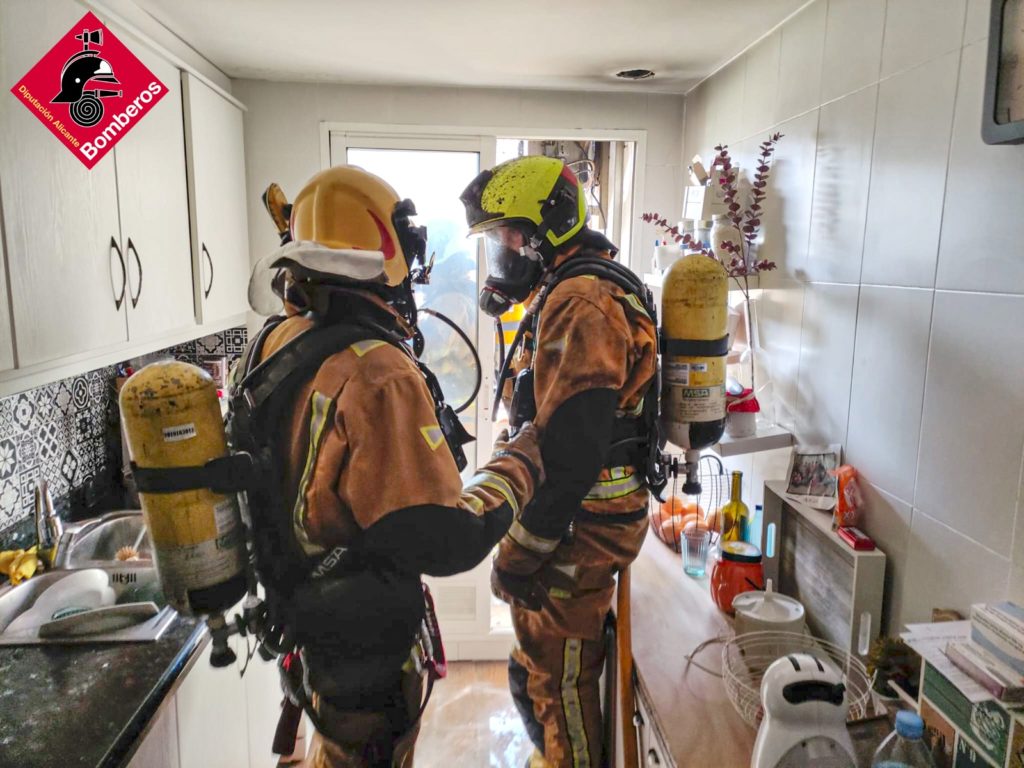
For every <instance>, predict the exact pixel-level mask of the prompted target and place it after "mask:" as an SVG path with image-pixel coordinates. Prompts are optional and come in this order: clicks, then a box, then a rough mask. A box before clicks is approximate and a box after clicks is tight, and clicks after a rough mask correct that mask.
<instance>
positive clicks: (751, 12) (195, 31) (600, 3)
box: [135, 0, 807, 93]
mask: <svg viewBox="0 0 1024 768" xmlns="http://www.w3.org/2000/svg"><path fill="white" fill-rule="evenodd" d="M135 2H136V3H137V4H138V5H139V6H141V7H142V8H143V9H144V10H145V11H147V12H148V13H150V14H151V15H152V16H154V17H155V18H156V19H157V20H158V21H160V22H161V23H162V24H164V25H165V26H167V27H168V28H169V29H171V30H172V31H173V32H175V33H176V34H177V35H178V36H179V37H181V38H182V39H183V40H185V41H187V42H188V43H189V44H190V45H191V46H192V47H194V48H195V49H196V50H197V51H198V52H199V53H201V54H203V55H204V56H205V57H206V58H208V59H209V60H210V61H212V62H213V63H214V64H216V65H217V66H218V67H220V68H221V69H222V70H223V71H224V72H225V73H227V74H228V75H230V76H231V77H247V78H256V79H264V80H284V81H289V80H306V81H332V82H348V83H370V84H374V83H380V84H411V85H458V86H488V87H516V88H556V89H568V90H620V89H623V88H626V89H634V90H637V89H639V90H646V91H655V92H667V93H685V92H686V91H687V90H688V89H689V88H690V87H692V86H693V85H694V84H695V83H697V82H698V81H699V80H701V79H702V78H703V77H705V76H706V75H708V74H710V73H711V72H713V71H714V70H715V69H717V68H718V67H719V66H720V65H721V64H722V63H723V62H725V61H727V60H728V59H730V58H732V57H733V56H734V55H735V54H737V53H739V52H740V51H741V50H743V49H744V48H746V47H747V46H748V45H750V44H751V43H752V42H754V41H755V40H757V39H758V38H760V37H761V36H762V35H764V34H765V33H766V32H767V31H768V30H770V29H772V28H773V27H775V26H776V25H778V24H779V23H780V22H782V21H783V20H784V19H785V18H787V17H788V16H789V15H790V14H792V13H793V12H794V11H796V10H797V9H798V8H800V7H801V6H803V5H805V4H806V3H807V0H518V2H497V1H496V0H473V1H471V0H433V2H430V1H429V0H426V1H424V0H135ZM636 67H643V68H647V69H653V70H654V71H655V72H656V73H657V76H656V77H655V78H653V79H651V80H646V81H642V82H638V83H623V82H622V81H619V80H616V79H615V78H613V77H611V75H612V74H613V73H614V72H616V71H618V70H621V69H631V68H636Z"/></svg>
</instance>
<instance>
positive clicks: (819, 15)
mask: <svg viewBox="0 0 1024 768" xmlns="http://www.w3.org/2000/svg"><path fill="white" fill-rule="evenodd" d="M827 13H828V0H818V2H816V3H813V4H811V5H809V6H808V7H807V8H805V9H804V10H802V11H801V12H800V13H799V14H797V15H796V16H795V17H794V18H792V19H790V20H789V21H788V22H787V23H786V24H785V25H784V26H783V27H782V41H781V45H780V50H779V99H778V104H777V106H776V110H775V120H774V122H775V123H781V122H783V121H785V120H788V119H789V118H791V117H794V116H795V115H799V114H800V113H802V112H806V111H808V110H809V109H814V108H815V107H816V106H818V104H819V103H820V101H821V73H822V61H823V59H824V55H825V18H826V15H827Z"/></svg>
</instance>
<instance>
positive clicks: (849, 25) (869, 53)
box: [821, 0, 885, 102]
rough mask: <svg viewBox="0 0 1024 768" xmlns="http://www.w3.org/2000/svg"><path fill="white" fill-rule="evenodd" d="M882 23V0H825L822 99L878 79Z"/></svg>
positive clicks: (828, 99)
mask: <svg viewBox="0 0 1024 768" xmlns="http://www.w3.org/2000/svg"><path fill="white" fill-rule="evenodd" d="M884 24H885V0H829V3H828V19H827V22H826V30H825V57H824V63H823V69H822V77H821V101H822V102H826V101H831V100H832V99H836V98H839V97H840V96H845V95H846V94H848V93H850V92H852V91H856V90H857V89H859V88H863V87H864V86H866V85H871V83H873V82H875V81H876V80H877V79H878V72H879V67H880V61H881V51H882V32H883V27H884Z"/></svg>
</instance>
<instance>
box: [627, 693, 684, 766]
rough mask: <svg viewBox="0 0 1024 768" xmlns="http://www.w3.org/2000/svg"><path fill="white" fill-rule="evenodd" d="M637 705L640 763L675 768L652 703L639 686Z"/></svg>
mask: <svg viewBox="0 0 1024 768" xmlns="http://www.w3.org/2000/svg"><path fill="white" fill-rule="evenodd" d="M636 706H637V710H638V712H639V717H638V718H637V727H636V730H637V736H638V738H639V740H640V765H641V766H643V768H675V765H676V763H675V760H673V759H672V754H671V753H670V752H669V750H668V747H667V746H666V745H665V743H664V741H662V739H661V734H659V733H658V730H657V726H656V725H655V724H654V718H653V717H652V716H651V708H650V705H649V704H648V703H647V701H646V700H645V699H644V697H643V695H642V694H641V692H640V690H639V688H638V689H637V691H636Z"/></svg>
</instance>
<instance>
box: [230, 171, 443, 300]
mask: <svg viewBox="0 0 1024 768" xmlns="http://www.w3.org/2000/svg"><path fill="white" fill-rule="evenodd" d="M272 189H273V185H272ZM270 191H271V190H268V193H269V192H270ZM278 192H279V190H278ZM265 200H266V197H265ZM269 208H270V204H269V203H268V209H269ZM415 214H416V207H415V206H414V205H413V203H412V201H411V200H403V199H402V198H400V197H399V196H398V194H397V193H396V192H395V190H394V189H392V188H391V186H390V185H389V184H388V183H387V182H386V181H384V180H383V179H381V178H379V177H377V176H375V175H373V174H372V173H368V172H367V171H364V170H363V169H362V168H358V167H356V166H353V165H337V166H334V167H333V168H328V169H327V170H326V171H321V172H320V173H318V174H316V175H315V176H313V178H311V179H310V180H309V181H308V182H307V183H306V186H304V187H303V188H302V190H301V191H300V192H299V194H298V195H296V197H295V200H294V202H293V203H292V204H291V206H290V213H289V215H288V216H287V221H288V232H287V233H282V239H283V240H285V241H286V242H285V243H284V244H283V245H282V246H281V247H280V248H279V249H277V250H276V251H274V252H273V253H271V254H269V255H268V256H267V257H265V258H264V259H262V260H261V261H260V263H259V264H257V266H256V268H255V269H254V270H253V276H252V279H251V280H250V285H249V299H250V304H252V306H253V309H254V310H256V311H257V312H260V313H261V314H270V313H272V312H274V311H277V309H278V308H279V307H280V299H279V298H277V299H274V298H270V299H269V300H268V298H267V294H268V292H269V291H268V289H269V286H270V284H271V281H272V279H273V276H274V274H275V273H276V272H277V271H278V270H280V269H285V268H286V269H288V270H289V271H290V272H292V273H293V274H294V275H296V276H300V277H301V278H302V279H304V280H310V281H314V282H342V283H352V282H356V283H368V284H371V285H377V286H381V287H388V288H399V287H402V286H406V285H407V283H408V281H409V278H410V275H411V273H412V271H413V268H414V265H415V264H416V263H417V262H419V263H420V264H422V263H423V257H424V253H425V250H426V229H425V228H424V227H415V226H413V225H412V223H411V221H410V217H411V216H414V215H415ZM271 215H272V216H273V217H274V219H275V221H279V219H280V217H279V216H278V215H275V214H274V211H273V210H272V211H271ZM257 305H259V306H257ZM271 306H272V307H273V309H270V307H271ZM267 309H270V312H268V311H267Z"/></svg>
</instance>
